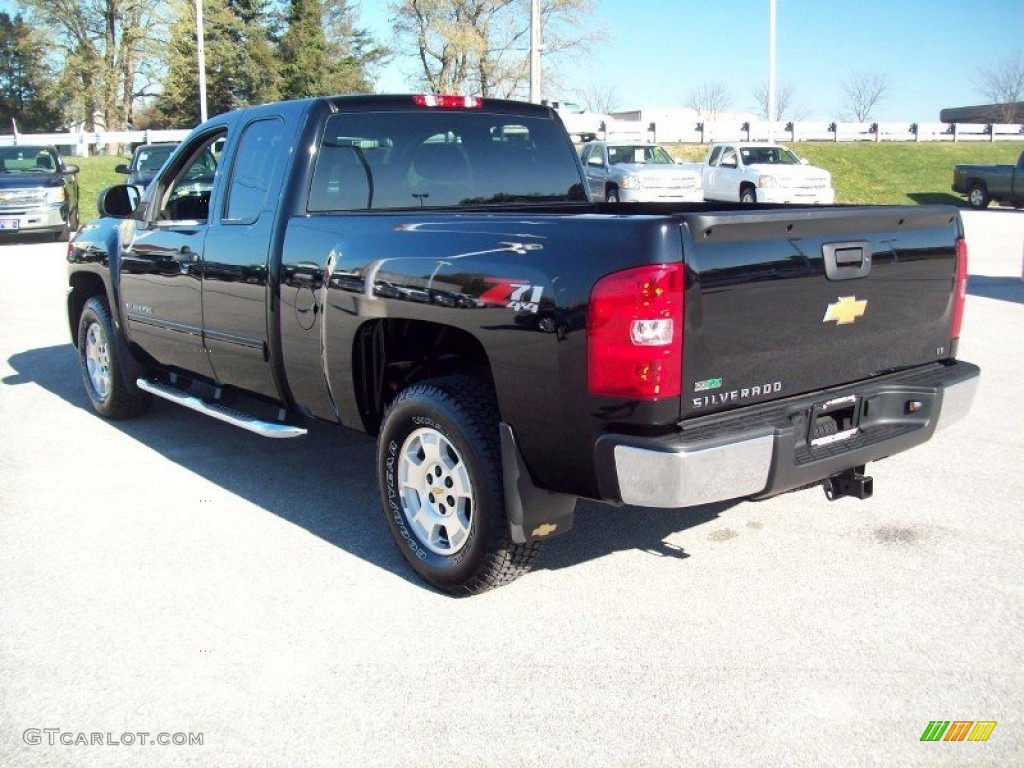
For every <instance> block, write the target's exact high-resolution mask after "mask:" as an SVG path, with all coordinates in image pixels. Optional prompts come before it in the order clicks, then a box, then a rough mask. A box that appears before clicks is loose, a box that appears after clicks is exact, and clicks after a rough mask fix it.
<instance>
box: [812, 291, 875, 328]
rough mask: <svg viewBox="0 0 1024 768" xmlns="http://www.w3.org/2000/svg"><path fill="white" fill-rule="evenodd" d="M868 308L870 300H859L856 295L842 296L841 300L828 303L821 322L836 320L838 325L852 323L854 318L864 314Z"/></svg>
mask: <svg viewBox="0 0 1024 768" xmlns="http://www.w3.org/2000/svg"><path fill="white" fill-rule="evenodd" d="M867 309H868V300H867V299H861V300H859V301H858V299H857V297H856V296H840V297H839V300H838V301H836V302H835V303H833V304H829V305H828V309H826V310H825V317H823V318H822V320H821V322H823V323H828V322H832V321H834V322H835V324H836V325H850V324H851V323H852V322H853V321H854V320H856V319H857V318H858V317H860V316H861V315H863V314H864V313H865V312H866V311H867Z"/></svg>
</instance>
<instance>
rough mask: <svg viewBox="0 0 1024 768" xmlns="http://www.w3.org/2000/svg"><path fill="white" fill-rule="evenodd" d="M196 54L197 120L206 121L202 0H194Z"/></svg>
mask: <svg viewBox="0 0 1024 768" xmlns="http://www.w3.org/2000/svg"><path fill="white" fill-rule="evenodd" d="M196 56H197V58H198V60H199V122H201V123H205V122H206V33H205V31H204V30H203V0H196Z"/></svg>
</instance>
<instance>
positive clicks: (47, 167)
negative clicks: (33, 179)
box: [0, 147, 59, 173]
mask: <svg viewBox="0 0 1024 768" xmlns="http://www.w3.org/2000/svg"><path fill="white" fill-rule="evenodd" d="M58 167H59V165H58V163H57V155H56V154H55V153H54V151H53V150H52V149H50V148H49V147H0V173H54V172H55V171H56V170H57V168H58Z"/></svg>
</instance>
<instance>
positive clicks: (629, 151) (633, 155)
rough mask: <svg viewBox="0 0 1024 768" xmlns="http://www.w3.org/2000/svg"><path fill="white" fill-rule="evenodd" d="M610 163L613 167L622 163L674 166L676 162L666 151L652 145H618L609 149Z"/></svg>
mask: <svg viewBox="0 0 1024 768" xmlns="http://www.w3.org/2000/svg"><path fill="white" fill-rule="evenodd" d="M608 162H609V163H610V164H611V165H620V164H622V163H641V164H644V163H647V164H652V165H672V164H674V163H675V161H674V160H673V159H672V156H671V155H670V154H669V153H668V152H666V151H665V150H664V149H662V148H661V147H658V146H651V145H650V144H616V145H614V146H609V147H608Z"/></svg>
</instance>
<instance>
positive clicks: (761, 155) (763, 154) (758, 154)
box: [740, 147, 800, 165]
mask: <svg viewBox="0 0 1024 768" xmlns="http://www.w3.org/2000/svg"><path fill="white" fill-rule="evenodd" d="M740 156H741V157H742V158H743V164H744V165H800V158H799V157H797V156H796V155H794V154H793V153H792V152H790V151H789V150H788V149H783V148H782V147H743V148H742V149H740Z"/></svg>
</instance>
